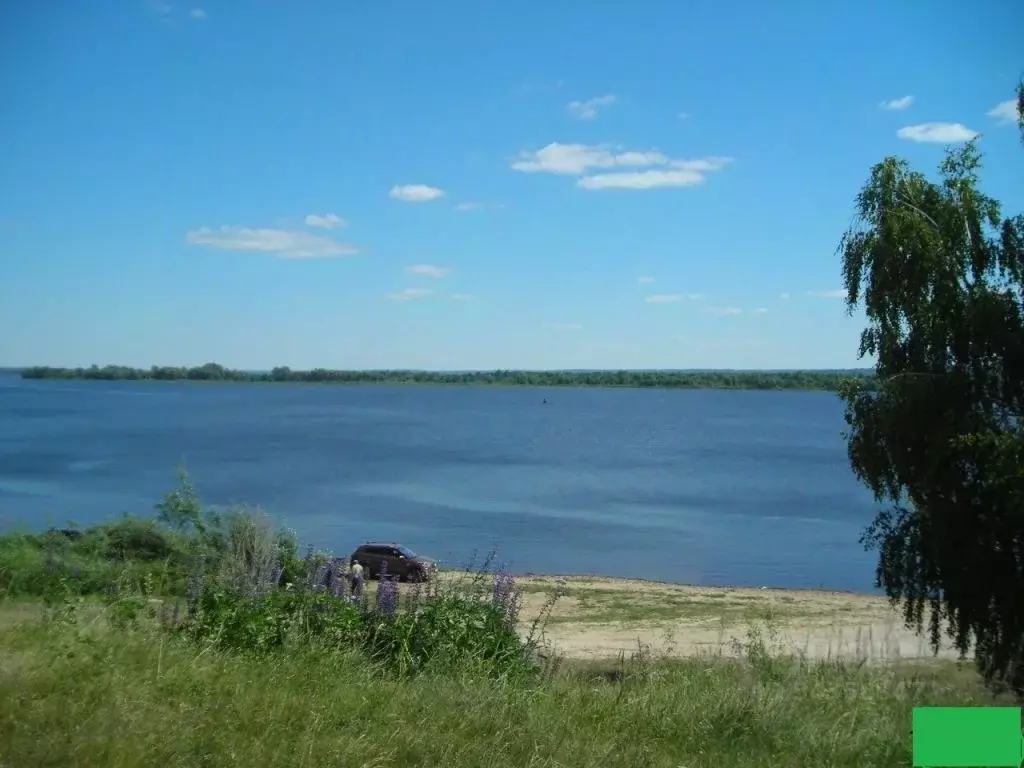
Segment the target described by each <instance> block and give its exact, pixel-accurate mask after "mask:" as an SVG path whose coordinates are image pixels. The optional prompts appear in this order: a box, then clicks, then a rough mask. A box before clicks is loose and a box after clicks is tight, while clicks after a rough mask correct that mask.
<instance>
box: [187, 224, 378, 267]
mask: <svg viewBox="0 0 1024 768" xmlns="http://www.w3.org/2000/svg"><path fill="white" fill-rule="evenodd" d="M185 240H186V241H187V242H189V243H191V244H192V245H205V246H208V247H210V248H217V249H220V250H223V251H255V252H259V253H269V254H272V255H274V256H277V257H278V258H281V259H329V258H334V257H337V256H350V255H352V254H354V253H358V250H357V249H356V248H355V247H354V246H352V245H349V244H348V243H339V242H338V241H336V240H331V239H330V238H326V237H321V236H319V235H311V234H309V233H308V232H295V231H292V230H287V229H269V228H260V229H250V228H248V227H229V226H223V227H220V228H218V229H211V228H210V227H199V228H198V229H190V230H189V231H188V232H186V233H185Z"/></svg>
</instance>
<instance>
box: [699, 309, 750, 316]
mask: <svg viewBox="0 0 1024 768" xmlns="http://www.w3.org/2000/svg"><path fill="white" fill-rule="evenodd" d="M707 311H708V312H710V313H711V314H712V315H719V316H723V317H724V316H726V315H742V314H743V310H742V309H740V308H739V307H708V308H707Z"/></svg>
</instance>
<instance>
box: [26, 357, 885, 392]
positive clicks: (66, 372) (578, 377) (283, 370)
mask: <svg viewBox="0 0 1024 768" xmlns="http://www.w3.org/2000/svg"><path fill="white" fill-rule="evenodd" d="M6 371H8V372H10V373H11V374H14V375H20V377H21V379H24V380H39V381H130V382H142V381H163V382H191V383H206V384H213V383H225V384H226V383H233V384H286V383H287V384H321V385H323V384H329V385H332V386H359V385H362V386H403V387H404V386H474V387H505V388H507V387H515V388H533V389H540V388H551V389H570V388H594V389H659V390H665V389H682V390H714V389H721V390H732V391H794V392H814V391H818V392H833V393H836V392H839V391H840V390H841V389H843V388H844V387H845V386H847V385H851V384H852V385H854V386H856V387H858V388H874V386H875V374H874V371H873V370H871V369H846V370H835V369H819V370H694V369H691V370H679V369H677V370H627V369H619V370H541V371H526V370H512V369H498V370H493V371H449V372H445V371H421V370H397V369H380V370H328V369H323V368H316V369H312V370H303V371H298V370H296V371H293V370H291V369H290V368H287V367H278V368H274V369H272V370H270V371H242V370H232V369H229V368H226V367H224V366H222V365H219V364H217V363H207V364H205V365H202V366H196V367H191V368H188V367H182V366H152V367H150V368H148V369H144V368H130V367H127V366H119V365H107V366H103V367H100V366H96V365H93V366H90V367H89V368H55V367H49V366H35V367H28V368H21V369H6Z"/></svg>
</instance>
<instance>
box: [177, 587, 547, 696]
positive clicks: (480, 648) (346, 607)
mask: <svg viewBox="0 0 1024 768" xmlns="http://www.w3.org/2000/svg"><path fill="white" fill-rule="evenodd" d="M177 630H178V631H180V632H181V633H182V634H184V635H185V636H186V637H188V638H189V639H191V640H193V641H195V642H198V643H201V644H203V645H210V646H211V647H214V648H218V649H221V650H231V651H236V652H243V653H268V652H272V651H278V650H282V649H287V650H289V652H292V651H294V650H295V649H297V648H303V647H317V648H321V649H324V652H328V653H339V652H340V653H344V652H352V651H361V652H364V653H365V654H366V656H367V657H368V659H369V660H370V661H372V662H374V663H376V664H378V665H379V666H380V667H381V668H382V669H387V670H390V671H391V672H394V673H397V674H401V675H408V674H413V673H418V672H423V671H424V670H426V669H431V670H434V671H438V670H439V669H445V668H452V667H464V666H465V665H466V664H473V665H474V666H475V667H476V668H477V669H478V670H479V671H480V672H481V673H484V674H492V675H499V676H509V675H512V676H517V675H524V674H530V673H531V672H532V671H535V667H534V665H533V664H532V656H531V650H532V646H531V645H530V644H529V643H524V642H523V640H521V639H520V638H519V636H518V634H517V633H516V631H515V628H514V626H512V625H511V624H510V623H509V622H508V621H507V617H506V614H505V613H504V611H503V610H502V608H501V607H500V606H496V605H494V604H492V603H490V602H485V601H481V600H476V599H472V598H471V597H470V596H468V595H460V594H433V595H423V596H420V597H417V598H416V599H413V600H410V601H408V603H407V604H406V605H404V606H402V607H400V608H398V609H397V610H395V611H394V612H387V611H382V610H379V609H377V608H375V607H373V606H369V605H366V604H364V603H361V602H357V601H353V600H348V599H345V598H342V597H338V596H335V595H333V594H331V592H330V591H328V590H325V589H322V588H321V589H316V588H313V589H309V588H299V587H295V588H292V589H270V590H268V591H266V592H265V593H264V594H259V595H255V596H253V595H251V594H246V593H245V592H242V591H239V590H237V589H233V588H229V587H225V586H220V585H210V586H207V587H206V588H205V589H203V590H202V592H201V594H200V595H199V597H198V599H197V600H196V602H195V604H194V605H193V606H192V608H191V609H190V612H189V615H188V618H187V619H186V620H185V621H184V622H183V623H182V624H181V625H180V627H178V628H177Z"/></svg>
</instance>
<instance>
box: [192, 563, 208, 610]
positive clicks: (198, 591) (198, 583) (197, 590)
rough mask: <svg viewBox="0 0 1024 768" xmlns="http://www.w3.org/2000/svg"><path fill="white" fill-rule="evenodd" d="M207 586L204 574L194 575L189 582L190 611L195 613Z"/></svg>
mask: <svg viewBox="0 0 1024 768" xmlns="http://www.w3.org/2000/svg"><path fill="white" fill-rule="evenodd" d="M204 586H205V583H204V580H203V574H202V573H193V574H192V576H191V577H189V580H188V611H189V613H194V612H195V610H196V605H198V603H199V596H200V595H202V594H203V587H204Z"/></svg>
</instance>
